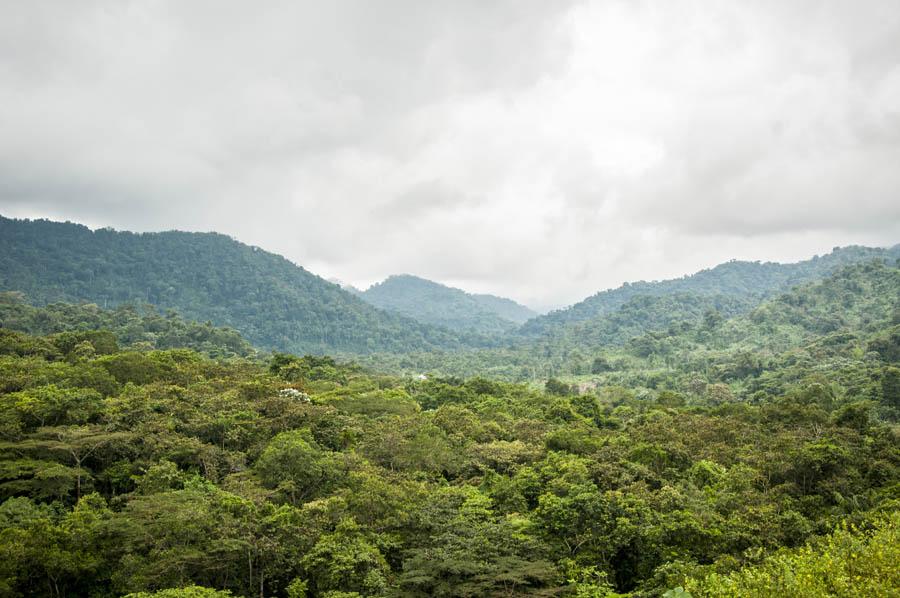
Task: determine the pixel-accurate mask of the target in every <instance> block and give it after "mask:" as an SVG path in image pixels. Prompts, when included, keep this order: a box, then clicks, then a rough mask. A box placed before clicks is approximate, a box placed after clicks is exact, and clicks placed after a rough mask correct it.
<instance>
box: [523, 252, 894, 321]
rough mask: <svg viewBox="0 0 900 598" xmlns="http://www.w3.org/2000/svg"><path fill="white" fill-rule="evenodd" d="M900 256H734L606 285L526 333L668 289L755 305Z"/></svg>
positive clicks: (598, 313)
mask: <svg viewBox="0 0 900 598" xmlns="http://www.w3.org/2000/svg"><path fill="white" fill-rule="evenodd" d="M876 258H883V259H886V260H888V261H893V260H896V259H898V258H900V245H894V246H893V247H891V248H889V249H881V248H872V247H859V246H851V247H843V248H841V247H836V248H835V249H834V250H833V251H832V252H831V253H829V254H827V255H823V256H817V257H814V258H812V259H809V260H804V261H801V262H797V263H793V264H778V263H773V262H745V261H737V260H734V261H730V262H727V263H724V264H719V265H718V266H716V267H714V268H710V269H708V270H701V271H700V272H697V273H696V274H692V275H690V276H684V277H682V278H675V279H672V280H663V281H659V282H644V281H640V282H634V283H626V284H624V285H622V286H621V287H619V288H616V289H611V290H608V291H602V292H600V293H597V294H595V295H592V296H591V297H588V298H587V299H585V300H584V301H581V302H579V303H576V304H575V305H573V306H571V307H568V308H566V309H562V310H557V311H553V312H550V313H549V314H547V315H545V316H541V317H538V318H535V319H533V320H531V321H530V322H528V323H527V324H526V325H525V326H523V327H522V329H521V331H520V332H521V334H523V335H527V336H539V335H542V334H546V333H547V332H548V331H552V330H553V329H554V328H558V327H560V326H564V325H566V324H572V323H575V322H584V321H589V320H593V319H596V318H598V317H601V316H604V315H606V314H609V313H611V312H613V311H615V310H617V309H619V308H621V307H622V306H623V305H625V304H627V303H628V302H629V301H632V300H634V299H635V298H637V297H645V298H646V297H659V296H667V295H676V294H684V295H695V296H701V297H705V296H726V297H731V298H733V299H735V300H737V301H742V302H743V303H744V304H745V305H754V304H756V303H759V302H760V301H761V300H763V299H765V298H767V297H771V296H773V295H775V294H777V293H779V292H784V291H787V290H790V289H791V288H793V287H795V286H797V285H799V284H803V283H806V282H811V281H813V280H817V279H820V278H824V277H825V276H828V275H829V274H830V273H831V272H833V271H835V270H837V269H838V268H841V267H842V266H847V265H850V264H855V263H859V262H865V261H871V260H873V259H876Z"/></svg>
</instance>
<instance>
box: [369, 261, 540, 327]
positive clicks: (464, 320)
mask: <svg viewBox="0 0 900 598" xmlns="http://www.w3.org/2000/svg"><path fill="white" fill-rule="evenodd" d="M359 296H360V297H361V298H363V299H364V300H365V301H368V302H369V303H371V304H372V305H374V306H376V307H380V308H381V309H385V310H389V311H393V312H397V313H400V314H404V315H406V316H409V317H411V318H415V319H416V320H418V321H420V322H424V323H427V324H434V325H436V326H443V327H445V328H449V329H451V330H457V331H475V332H479V333H483V334H500V333H505V332H510V331H512V330H513V329H514V328H515V327H516V325H518V324H521V323H523V322H525V321H526V320H528V319H529V318H531V317H533V316H535V315H537V314H536V313H535V312H533V311H531V310H530V309H528V308H527V307H525V306H524V305H519V304H518V303H516V302H515V301H513V300H511V299H504V298H502V297H495V296H493V295H472V294H469V293H466V292H465V291H462V290H460V289H454V288H451V287H448V286H444V285H442V284H438V283H436V282H433V281H430V280H426V279H424V278H419V277H418V276H411V275H409V274H403V275H397V276H390V277H388V278H387V279H386V280H384V281H383V282H380V283H378V284H375V285H372V286H371V287H370V288H369V289H367V290H365V291H363V292H361V293H359Z"/></svg>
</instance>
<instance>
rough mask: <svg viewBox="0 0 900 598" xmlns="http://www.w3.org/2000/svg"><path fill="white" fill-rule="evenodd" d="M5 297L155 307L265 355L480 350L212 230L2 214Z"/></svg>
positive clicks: (476, 339)
mask: <svg viewBox="0 0 900 598" xmlns="http://www.w3.org/2000/svg"><path fill="white" fill-rule="evenodd" d="M0 291H19V292H22V293H24V294H25V296H26V297H27V299H28V300H29V301H31V302H34V303H36V304H39V305H42V304H47V303H54V302H61V301H62V302H69V303H78V302H90V303H96V304H98V305H100V306H102V307H114V306H116V305H120V304H124V303H133V304H145V303H150V304H153V305H157V306H160V307H162V308H171V309H176V310H178V312H179V313H181V314H182V315H183V316H184V317H186V318H188V319H192V320H199V321H204V322H205V321H207V320H209V321H211V322H212V323H213V324H215V325H216V326H226V327H230V328H234V329H236V330H239V331H240V332H241V334H242V335H243V336H244V337H245V338H247V339H248V340H249V341H250V342H252V343H254V344H255V345H257V346H259V347H262V348H265V349H280V350H288V351H293V352H299V353H303V352H310V353H369V352H374V351H395V352H400V351H411V350H428V349H456V348H460V347H464V346H480V345H484V344H487V343H488V340H487V339H485V338H484V337H483V336H481V335H477V334H458V333H454V332H451V331H449V330H447V329H445V328H439V327H436V326H430V325H428V324H423V323H420V322H417V321H416V320H413V319H411V318H407V317H404V316H401V315H398V314H395V313H389V312H385V311H382V310H379V309H376V308H374V307H372V306H371V305H369V304H368V303H366V302H365V301H362V300H361V299H359V298H358V297H355V296H354V295H352V294H351V293H349V292H347V291H345V290H343V289H341V288H340V287H339V286H337V285H335V284H332V283H330V282H327V281H325V280H324V279H322V278H320V277H318V276H316V275H314V274H311V273H310V272H308V271H306V270H304V269H303V268H301V267H299V266H297V265H295V264H292V263H291V262H289V261H288V260H286V259H284V258H283V257H281V256H278V255H274V254H271V253H268V252H266V251H263V250H261V249H259V248H258V247H250V246H248V245H244V244H242V243H239V242H237V241H235V240H233V239H231V238H229V237H227V236H225V235H219V234H214V233H184V232H177V231H172V232H165V233H143V234H136V233H130V232H119V231H114V230H112V229H100V230H96V231H91V230H90V229H88V228H87V227H85V226H82V225H78V224H72V223H68V222H67V223H59V222H50V221H47V220H33V221H31V220H13V219H8V218H3V217H2V216H0Z"/></svg>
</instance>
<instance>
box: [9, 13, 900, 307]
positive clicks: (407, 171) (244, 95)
mask: <svg viewBox="0 0 900 598" xmlns="http://www.w3.org/2000/svg"><path fill="white" fill-rule="evenodd" d="M0 214H2V215H4V216H7V217H19V218H50V219H54V220H72V221H76V222H81V223H84V224H87V225H88V226H91V227H103V226H111V227H114V228H117V229H127V230H136V231H155V230H171V229H179V230H189V231H213V230H214V231H218V232H222V233H225V234H228V235H231V236H233V237H235V238H236V239H238V240H241V241H243V242H246V243H249V244H253V245H258V246H260V247H262V248H264V249H267V250H269V251H273V252H276V253H280V254H282V255H284V256H285V257H287V258H288V259H290V260H292V261H294V262H296V263H298V264H300V265H302V266H304V267H305V268H307V269H308V270H311V271H312V272H315V273H317V274H319V275H321V276H323V277H326V278H332V277H334V278H338V279H340V280H342V281H345V282H347V283H350V284H354V285H355V286H358V287H362V288H365V287H366V286H368V285H369V284H371V283H373V282H376V281H378V280H381V279H383V278H385V277H386V276H388V275H390V274H398V273H411V274H416V275H419V276H423V277H425V278H430V279H432V280H436V281H439V282H443V283H445V284H450V285H452V286H457V287H460V288H464V289H466V290H468V291H472V292H490V293H495V294H499V295H503V296H508V297H512V298H514V299H516V300H518V301H521V302H524V303H526V304H528V305H529V306H532V307H535V308H538V309H546V308H550V307H557V306H562V305H566V304H569V303H573V302H576V301H578V300H580V299H582V298H584V297H585V296H588V295H591V294H593V293H595V292H597V291H599V290H602V289H606V288H610V287H615V286H618V285H620V284H621V283H622V282H625V281H635V280H657V279H664V278H671V277H674V276H680V275H683V274H687V273H691V272H694V271H697V270H699V269H702V268H705V267H710V266H713V265H715V264H717V263H720V262H723V261H726V260H729V259H749V260H773V261H796V260H799V259H806V258H808V257H811V256H812V255H814V254H822V253H827V252H828V251H830V250H831V248H832V247H835V246H842V245H847V244H866V245H892V244H894V243H897V242H900V9H898V6H897V2H896V0H857V1H855V2H849V1H843V2H834V1H829V0H819V1H806V0H793V1H785V0H755V1H753V2H746V1H744V0H740V1H737V0H709V1H704V0H691V1H682V0H660V1H658V2H652V1H641V0H622V1H577V0H567V1H554V2H546V1H544V0H506V1H505V0H497V1H488V0H454V1H453V2H447V1H443V2H434V1H429V0H407V1H403V2H400V1H392V0H382V1H379V2H371V1H367V0H359V1H352V2H351V1H345V0H329V1H328V2H304V1H297V0H293V1H287V2H278V1H268V2H261V3H248V2H232V1H227V0H226V1H223V0H215V1H213V0H210V1H186V0H173V1H163V0H140V1H137V0H135V1H131V0H111V1H93V0H83V1H80V2H67V1H64V0H59V1H57V2H46V1H43V0H29V1H28V2H19V1H15V0H0Z"/></svg>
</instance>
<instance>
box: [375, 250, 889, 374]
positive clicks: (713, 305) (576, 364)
mask: <svg viewBox="0 0 900 598" xmlns="http://www.w3.org/2000/svg"><path fill="white" fill-rule="evenodd" d="M507 341H508V342H507V343H506V344H505V346H503V347H495V348H487V349H479V350H468V351H458V352H455V353H433V352H432V353H417V354H408V355H404V356H401V357H393V356H384V355H376V356H372V357H370V358H367V360H366V362H365V363H366V364H367V365H370V366H372V367H375V368H383V369H388V370H391V371H399V372H406V373H414V372H433V373H436V374H440V375H452V376H473V375H481V376H490V377H493V378H503V379H507V380H516V381H523V380H535V379H537V378H540V377H542V376H543V377H546V376H582V375H591V374H595V375H600V376H601V377H603V378H602V380H601V383H602V384H613V385H616V384H627V385H630V386H633V385H635V384H644V385H646V386H647V387H649V388H657V387H658V386H659V385H660V384H662V383H663V382H662V378H661V376H662V375H663V374H661V373H660V371H659V368H663V369H664V370H669V371H672V370H673V368H674V369H675V370H678V371H679V372H680V373H679V375H680V376H683V378H684V380H687V379H690V378H695V377H697V376H701V375H703V373H704V372H705V375H707V376H709V375H710V373H711V372H717V371H719V372H732V374H733V373H734V372H747V371H756V370H758V369H759V367H758V364H760V363H765V360H767V359H771V356H772V355H773V354H775V353H785V357H784V360H785V363H782V364H780V365H779V368H780V369H781V370H783V371H790V370H792V369H793V368H794V366H795V365H797V364H799V365H800V366H802V367H803V368H806V369H805V370H803V371H808V370H810V369H813V368H814V366H815V368H814V369H816V370H817V371H825V370H827V369H828V368H829V367H832V366H830V365H827V362H824V361H821V362H818V364H817V365H816V360H817V359H821V358H823V356H824V355H826V354H828V355H830V354H831V353H829V351H832V350H836V349H840V350H841V351H842V352H843V353H842V354H841V356H840V359H843V360H844V362H842V361H840V359H838V360H837V362H836V365H834V366H833V367H834V368H840V367H843V365H842V364H843V363H845V362H846V360H847V359H860V357H859V356H863V357H864V359H863V361H865V362H866V363H868V361H866V360H867V359H868V358H867V357H865V356H866V355H867V354H868V353H873V352H874V353H878V354H880V355H882V356H883V358H884V359H885V360H888V361H890V360H894V361H896V360H897V359H898V356H900V268H898V265H897V263H896V262H890V261H888V260H880V259H877V258H876V259H873V260H871V261H866V262H861V263H857V264H850V265H847V266H843V267H841V268H839V269H838V270H836V271H834V272H832V273H831V274H830V275H828V276H826V277H825V278H822V279H818V280H814V281H812V282H808V283H805V284H802V285H799V286H797V287H795V288H793V289H791V290H789V291H787V292H784V293H781V294H778V295H775V296H773V297H770V298H768V299H764V300H763V301H761V302H759V301H756V300H754V299H753V298H751V297H747V296H745V297H735V296H729V295H703V294H699V293H673V294H671V295H660V296H653V295H638V296H635V297H632V298H631V299H629V300H628V301H627V302H626V303H624V304H623V305H621V306H620V307H618V308H617V309H614V310H613V311H610V312H609V313H605V314H602V315H599V316H596V317H595V318H593V319H591V320H584V321H580V322H578V321H576V322H571V323H564V324H559V325H556V326H554V327H552V328H548V329H547V330H546V332H545V333H544V334H543V335H542V336H539V337H527V336H519V337H509V338H508V339H507ZM811 345H816V346H815V347H814V348H809V349H808V350H807V349H804V351H807V352H808V353H809V354H810V357H809V358H808V359H807V360H806V361H803V360H798V357H797V354H796V353H795V352H796V351H799V350H800V349H801V348H804V347H808V346H811ZM748 356H749V357H748ZM750 362H752V363H755V364H757V365H755V366H752V367H751V366H748V363H750ZM676 364H677V366H676ZM720 378H721V380H716V381H717V382H719V381H721V382H729V383H731V382H732V381H733V380H732V379H731V378H728V377H727V376H726V375H725V374H720ZM684 380H681V381H679V382H678V384H683V383H684ZM594 383H597V380H596V379H595V380H594Z"/></svg>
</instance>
